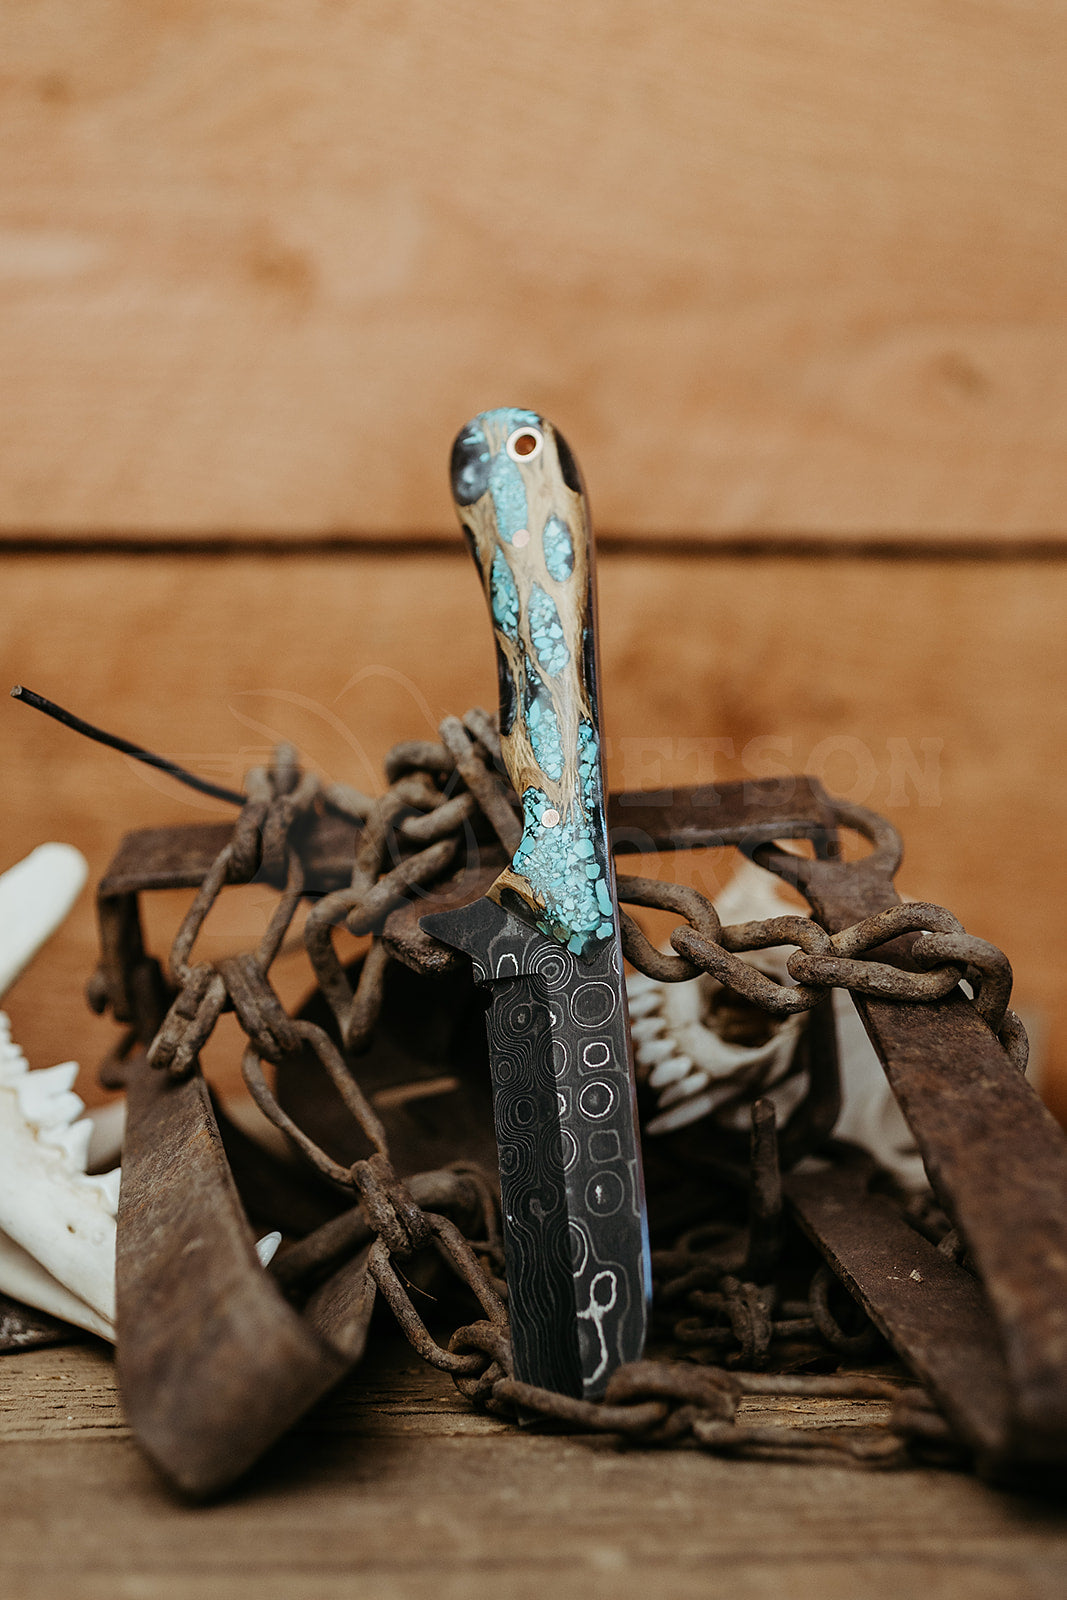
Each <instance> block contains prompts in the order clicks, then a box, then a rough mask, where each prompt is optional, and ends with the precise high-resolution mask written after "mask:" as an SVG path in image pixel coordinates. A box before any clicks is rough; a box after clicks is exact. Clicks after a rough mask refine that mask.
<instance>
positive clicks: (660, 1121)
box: [645, 1094, 715, 1135]
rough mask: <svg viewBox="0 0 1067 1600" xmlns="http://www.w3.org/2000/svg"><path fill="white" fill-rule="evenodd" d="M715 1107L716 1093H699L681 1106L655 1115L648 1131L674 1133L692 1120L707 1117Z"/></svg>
mask: <svg viewBox="0 0 1067 1600" xmlns="http://www.w3.org/2000/svg"><path fill="white" fill-rule="evenodd" d="M714 1109H715V1095H714V1094H698V1095H697V1097H696V1099H695V1100H685V1101H683V1102H682V1104H681V1105H679V1106H673V1107H672V1108H671V1110H670V1111H663V1112H661V1113H660V1115H659V1116H658V1117H653V1118H652V1121H651V1122H650V1123H649V1124H648V1127H647V1128H646V1130H645V1131H646V1133H650V1134H653V1135H654V1134H657V1133H674V1132H675V1130H676V1129H678V1128H685V1127H687V1126H688V1125H689V1123H691V1122H699V1121H700V1119H701V1117H706V1116H707V1114H708V1112H709V1111H714Z"/></svg>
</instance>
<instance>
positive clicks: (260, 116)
mask: <svg viewBox="0 0 1067 1600" xmlns="http://www.w3.org/2000/svg"><path fill="white" fill-rule="evenodd" d="M1065 47H1067V10H1065V9H1064V7H1063V6H1062V5H1058V4H1055V3H1054V0H898V3H897V4H895V5H892V6H875V7H872V6H870V5H865V4H861V3H859V0H798V3H795V4H792V5H788V6H783V5H782V4H781V3H780V0H748V3H747V4H745V5H743V6H738V5H736V4H733V3H729V0H667V3H665V4H661V5H657V6H655V7H649V6H648V5H647V4H644V3H641V0H612V3H611V4H605V3H603V0H539V3H537V4H530V3H529V0H521V3H519V0H496V3H495V4H488V3H486V0H450V3H449V4H448V5H441V4H440V3H439V0H361V3H360V4H359V5H338V4H335V3H332V0H304V3H302V4H301V5H299V6H293V5H291V4H287V3H284V0H257V3H255V4H250V3H247V0H244V3H241V0H230V3H228V4H225V5H217V4H216V5H212V4H205V3H204V0H181V3H170V0H168V3H163V0H159V3H156V4H153V5H151V6H145V5H144V4H143V0H6V4H5V5H4V7H3V10H2V15H0V149H2V150H3V151H4V157H5V159H4V160H3V163H2V173H0V370H2V372H3V377H4V387H5V394H6V399H5V404H4V407H3V409H2V414H0V528H3V529H4V530H6V531H7V532H8V533H15V534H19V533H21V534H25V533H27V532H32V533H34V534H36V535H39V536H42V537H48V538H57V539H58V538H61V537H63V536H65V535H66V536H69V535H75V534H81V535H84V534H87V533H88V534H97V533H100V532H103V533H108V532H112V531H114V530H123V531H125V532H127V533H132V534H135V535H137V536H145V535H150V536H156V535H163V534H186V533H189V532H196V533H200V534H212V533H218V532H225V533H236V534H239V535H254V536H261V537H276V536H278V535H286V536H288V535H293V534H313V535H318V534H322V533H324V532H337V531H342V532H356V533H367V532H368V531H369V532H373V533H377V534H388V535H390V536H391V537H394V538H398V539H399V538H402V537H405V536H409V535H410V534H412V533H413V532H415V533H422V534H425V533H427V532H434V531H437V532H441V531H443V530H445V529H447V528H448V526H449V517H448V515H447V511H446V507H445V503H444V499H443V487H442V483H443V479H442V471H441V462H442V460H443V458H444V454H445V451H446V450H447V447H448V444H449V441H450V440H451V437H452V435H453V433H454V431H455V430H456V428H457V427H458V426H459V425H460V424H461V423H462V422H463V421H464V420H465V419H466V418H467V417H468V416H469V415H470V414H472V413H473V412H475V411H478V410H481V409H484V408H485V407H486V406H487V405H497V404H504V403H521V404H526V405H533V406H537V407H540V408H542V409H544V410H546V411H547V412H548V413H549V414H550V415H552V416H553V417H554V418H555V419H556V420H558V422H559V423H560V425H561V426H562V427H563V429H564V431H565V432H567V433H568V434H570V435H572V436H573V442H574V443H575V444H576V445H578V446H580V449H581V453H582V456H583V459H584V461H585V465H586V468H587V473H588V476H589V479H590V481H591V482H592V483H593V485H594V486H595V501H596V510H597V513H598V517H599V521H600V525H601V526H602V527H603V528H605V529H608V530H611V531H614V532H617V533H620V534H626V533H634V534H648V533H664V534H678V533H684V534H693V533H698V534H703V535H707V536H709V537H712V536H730V535H735V534H736V533H738V532H739V531H741V532H744V531H752V530H755V531H758V532H762V533H768V534H787V533H793V532H796V531H801V532H804V533H810V534H811V535H813V536H819V537H829V536H835V535H836V536H847V537H850V538H851V537H854V536H864V535H866V536H874V535H881V534H886V533H888V534H894V535H896V534H900V533H906V534H908V533H915V534H922V535H931V534H936V535H938V536H939V537H941V538H945V539H955V538H968V537H971V536H974V535H976V534H977V535H987V536H998V537H1004V536H1010V537H1013V538H1020V539H1025V538H1027V537H1032V536H1037V535H1056V534H1059V533H1060V532H1061V531H1062V530H1063V528H1064V504H1065V489H1067V326H1065V318H1064V307H1065V303H1067V300H1065V290H1067V279H1065V272H1064V259H1065V258H1064V250H1063V216H1064V214H1065V211H1067V137H1065V134H1067V96H1065V95H1064V60H1065V54H1064V52H1065Z"/></svg>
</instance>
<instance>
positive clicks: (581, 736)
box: [512, 704, 614, 956]
mask: <svg viewBox="0 0 1067 1600" xmlns="http://www.w3.org/2000/svg"><path fill="white" fill-rule="evenodd" d="M544 712H545V706H544V704H542V705H541V709H540V710H539V712H538V717H539V718H541V717H543V716H544ZM553 715H554V713H553ZM557 733H558V730H557ZM531 743H533V737H532V733H531ZM560 755H561V757H562V750H561V751H560ZM538 759H540V757H539V758H538ZM543 770H546V771H547V769H544V768H543ZM578 782H579V791H580V794H581V800H582V804H581V805H580V806H573V807H572V808H571V809H570V810H569V811H568V812H567V813H566V814H565V815H564V816H561V817H560V819H559V821H558V822H557V823H556V824H555V826H554V827H548V828H546V827H545V825H544V823H543V821H542V818H543V816H544V814H545V812H546V811H548V810H549V809H550V802H549V800H548V797H547V795H546V794H545V792H544V790H542V789H538V788H529V789H527V790H526V791H525V792H524V794H523V797H522V807H523V836H522V842H521V844H520V845H519V848H518V850H517V851H516V852H515V856H514V860H513V863H512V865H513V866H514V868H515V871H516V872H518V873H521V875H522V876H523V877H525V878H526V879H528V881H529V883H530V885H531V887H532V888H533V890H534V892H535V893H536V894H537V896H538V898H539V899H540V900H541V901H542V903H543V907H544V910H543V914H542V915H541V916H540V917H539V918H538V919H537V927H538V928H539V929H540V931H541V932H542V933H544V934H547V935H548V936H549V937H550V938H553V939H556V940H558V941H559V943H560V944H563V945H566V947H567V949H568V950H571V951H573V953H574V954H575V955H578V956H584V955H587V954H589V953H590V952H591V951H592V950H594V949H596V947H597V946H598V945H600V944H602V943H603V941H604V940H605V939H610V938H611V937H612V936H613V933H614V917H613V910H612V903H611V894H610V892H609V889H608V872H607V860H606V857H605V854H604V833H603V826H604V824H603V812H602V797H601V788H600V765H599V742H598V740H597V735H596V730H595V729H594V728H593V726H592V724H591V723H589V722H586V721H583V722H581V723H580V724H579V727H578ZM551 809H553V810H554V809H555V807H551Z"/></svg>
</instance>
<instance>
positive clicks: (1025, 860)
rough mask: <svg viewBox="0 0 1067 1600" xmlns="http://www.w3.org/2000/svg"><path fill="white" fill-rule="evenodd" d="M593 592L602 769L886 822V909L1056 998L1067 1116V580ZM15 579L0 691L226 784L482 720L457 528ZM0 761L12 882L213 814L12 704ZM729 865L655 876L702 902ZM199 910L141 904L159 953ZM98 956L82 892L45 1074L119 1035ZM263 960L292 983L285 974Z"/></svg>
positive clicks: (643, 586)
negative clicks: (897, 841) (780, 787)
mask: <svg viewBox="0 0 1067 1600" xmlns="http://www.w3.org/2000/svg"><path fill="white" fill-rule="evenodd" d="M599 577H600V596H601V605H600V632H601V643H602V651H603V700H604V727H605V729H606V732H607V751H608V769H609V777H610V781H611V782H612V783H613V784H614V785H615V786H617V787H627V788H639V787H656V786H659V785H662V784H669V783H670V782H672V781H677V782H682V783H694V782H707V781H708V779H709V778H711V777H712V776H716V777H723V778H730V777H740V778H744V777H747V776H753V777H754V776H764V775H766V774H768V773H775V772H787V771H804V770H808V771H814V772H815V773H816V774H817V775H819V776H821V777H822V778H823V779H824V780H825V781H826V783H827V785H828V786H829V787H830V788H832V789H835V790H837V791H839V792H843V793H845V794H846V795H848V796H850V797H851V798H853V799H856V800H861V801H863V802H864V803H866V804H869V805H872V806H874V807H875V808H876V809H879V810H882V811H884V812H885V813H886V814H888V815H889V816H890V817H891V818H892V819H893V821H894V822H895V823H896V824H897V826H898V827H899V828H900V829H901V831H902V833H903V834H904V838H905V842H906V853H905V867H904V871H903V873H902V876H901V880H900V881H901V887H902V889H903V891H904V892H905V893H908V894H911V895H913V896H915V897H916V898H918V899H924V900H926V899H929V900H934V901H937V902H940V903H942V904H945V905H947V906H948V907H949V908H950V909H951V910H953V911H954V912H955V913H956V914H957V915H958V916H959V917H960V918H961V920H962V921H963V922H964V924H965V925H966V927H967V928H968V929H969V930H971V931H973V932H974V933H977V934H979V935H981V936H982V937H984V938H988V939H991V940H993V941H994V942H995V943H998V944H1000V945H1001V946H1002V947H1003V948H1004V949H1006V950H1007V951H1008V953H1009V954H1010V956H1011V958H1012V960H1013V962H1014V963H1015V968H1016V974H1017V991H1016V992H1017V998H1018V1001H1019V1003H1020V1004H1022V1005H1024V1006H1025V1005H1030V1006H1034V1005H1037V1006H1040V1007H1043V1008H1044V1009H1045V1012H1046V1015H1047V1018H1048V1020H1049V1022H1050V1023H1051V1034H1050V1038H1049V1040H1048V1094H1049V1098H1050V1100H1051V1102H1052V1103H1053V1105H1054V1106H1055V1107H1056V1108H1057V1109H1058V1110H1059V1112H1060V1113H1061V1115H1062V1114H1063V1113H1064V1112H1067V1055H1065V1043H1067V1008H1065V1002H1064V998H1063V983H1062V955H1063V931H1062V916H1061V907H1060V898H1059V892H1058V891H1059V884H1058V878H1057V873H1058V870H1059V868H1058V863H1059V862H1060V861H1061V852H1062V839H1063V835H1064V832H1065V821H1067V817H1065V807H1067V798H1065V795H1067V755H1065V752H1067V700H1065V697H1064V695H1063V692H1062V685H1063V682H1064V664H1065V663H1064V657H1065V654H1067V639H1065V635H1064V629H1063V617H1064V615H1067V564H1060V563H1056V562H995V563H993V562H990V563H986V562H979V563H964V562H953V561H947V562H936V561H911V562H893V561H884V562H878V561H839V560H789V561H787V560H766V561H760V560H738V559H732V558H731V559H726V558H715V557H710V556H709V557H705V558H702V559H694V560H690V561H682V560H674V559H664V558H653V557H645V558H642V559H640V560H636V559H632V558H626V559H624V558H621V557H618V556H612V555H608V556H606V557H604V558H602V560H601V562H600V574H599ZM3 579H4V606H5V619H4V627H5V633H4V637H3V641H2V649H0V672H2V673H3V678H2V680H0V681H2V682H3V683H5V684H6V683H10V682H14V681H15V680H16V679H23V680H24V681H25V682H26V683H28V684H30V685H31V686H32V687H34V688H37V689H40V690H41V691H42V692H44V693H50V694H52V695H54V696H55V698H57V699H59V700H60V701H64V702H67V703H69V704H70V706H71V707H72V709H74V710H77V711H80V712H81V713H82V714H84V715H87V716H89V717H90V718H95V719H96V720H97V721H99V722H101V723H103V724H104V725H105V726H108V727H110V728H113V729H114V730H116V731H119V732H122V733H125V734H126V735H127V736H130V737H135V738H139V739H142V740H144V741H145V742H146V743H148V744H150V745H154V746H161V747H164V748H165V749H166V751H167V752H168V753H169V754H171V755H173V756H175V757H177V758H178V759H179V760H182V761H184V762H186V763H187V764H188V765H189V766H191V767H193V768H194V769H195V770H197V771H200V772H203V773H205V774H207V775H210V776H213V777H215V778H216V779H218V780H220V781H222V782H223V783H227V784H232V785H238V786H239V784H240V780H241V775H242V773H243V771H244V770H245V769H246V767H248V766H249V765H251V764H252V763H253V762H254V761H256V760H259V759H262V757H263V756H264V755H265V753H266V752H267V750H268V749H269V746H270V744H271V742H272V740H273V739H275V738H277V737H281V736H285V737H287V738H290V739H292V740H293V741H294V742H295V743H296V744H297V746H298V747H299V748H300V751H301V754H302V758H303V759H304V761H305V762H306V763H307V764H308V765H309V766H311V767H313V768H314V769H315V770H317V771H319V772H321V773H323V774H324V775H325V776H326V777H327V778H330V779H344V780H345V781H347V782H350V783H354V784H356V785H358V786H364V787H367V788H371V789H375V788H377V787H379V786H380V784H381V782H382V779H381V759H382V756H383V755H384V753H385V751H386V750H387V749H388V748H389V746H390V745H391V744H392V743H394V742H395V741H396V740H397V739H399V738H410V737H421V736H425V735H429V734H431V733H432V731H433V729H434V728H435V726H436V723H437V721H438V720H439V719H440V717H441V716H443V715H444V714H445V713H447V712H456V711H460V712H461V711H463V710H464V709H465V708H466V707H467V706H469V705H472V704H474V703H478V702H480V703H482V704H485V705H488V706H493V705H495V700H496V682H495V673H494V668H493V659H492V643H491V638H490V633H489V627H488V623H487V621H486V618H485V615H484V604H483V600H482V596H481V594H480V593H479V589H478V584H477V582H476V581H475V579H474V576H473V574H472V572H471V569H470V563H469V561H468V559H467V557H466V555H465V554H464V553H463V550H462V547H461V544H460V541H459V540H458V539H457V540H456V542H455V546H454V548H453V552H452V553H451V554H450V555H443V554H442V555H440V556H430V555H418V556H416V555H410V556H406V557H402V558H397V557H395V556H393V557H377V556H376V557H371V556H363V557H357V556H338V555H334V556H325V555H316V556H314V557H311V556H307V557H303V556H290V557H284V558H283V557H276V558H270V557H266V556H261V555H260V556H253V555H247V556H235V557H222V556H218V557H212V556H206V555H200V556H197V557H195V558H193V557H190V558H184V559H183V558H179V557H174V556H167V557H163V556H145V557H142V558H138V559H133V560H131V559H126V560H123V559H119V558H118V557H108V556H97V557H89V556H78V557H73V556H65V557H62V558H59V559H57V558H54V557H53V558H48V557H44V556H40V557H30V556H20V557H17V558H16V557H12V556H9V557H8V558H7V559H6V560H5V562H4V568H3ZM716 741H721V742H720V743H717V742H716ZM731 742H732V743H731ZM0 749H2V752H3V795H2V800H0V817H2V827H3V852H4V856H3V859H4V863H5V864H6V863H10V862H12V861H14V860H16V859H17V858H18V857H19V856H20V855H21V854H23V853H25V852H26V851H28V850H29V849H31V848H32V847H33V846H34V845H35V844H38V843H40V842H41V841H42V840H44V839H46V838H60V839H66V840H70V841H71V842H72V843H75V844H77V845H78V846H79V847H80V848H81V849H82V850H83V851H84V852H85V854H86V855H87V856H88V858H89V861H90V867H91V870H92V874H93V876H94V877H96V876H99V874H100V873H101V872H102V871H103V869H104V868H105V866H106V865H107V862H108V860H109V859H110V857H111V855H112V854H113V853H114V850H115V847H116V845H117V842H118V839H119V837H120V836H121V834H122V833H123V831H125V830H126V829H128V828H131V827H135V826H146V825H152V824H166V823H171V822H188V821H196V820H202V819H207V818H210V817H220V816H222V815H225V808H224V807H220V806H219V805H217V804H216V803H215V802H212V801H208V800H205V799H203V798H201V797H198V796H196V795H193V794H191V793H189V792H188V791H185V790H182V789H179V788H178V787H177V786H176V785H175V784H174V783H172V782H171V781H170V780H169V779H166V778H164V777H162V776H160V775H159V774H156V773H151V772H148V771H146V770H145V769H144V768H139V767H135V766H134V765H133V764H132V763H130V762H128V761H126V760H125V759H124V758H123V757H121V756H118V755H115V754H113V753H111V752H108V751H104V750H101V749H99V748H98V747H96V746H92V745H89V744H87V743H85V742H84V741H82V740H81V739H79V738H77V737H76V736H75V735H74V734H71V733H68V732H66V731H64V730H63V729H61V728H58V727H56V726H55V725H54V724H53V723H50V722H48V721H46V720H45V719H44V718H41V717H39V716H38V715H37V714H36V713H34V712H32V711H29V710H27V709H26V708H25V707H23V706H20V705H18V704H16V703H15V702H14V701H10V700H7V699H6V698H2V699H0ZM731 749H732V752H733V753H732V755H731V754H729V753H728V752H729V751H730V750H731ZM908 762H912V763H914V764H915V769H916V771H917V772H918V778H916V777H914V776H908V774H907V771H906V767H907V764H908ZM730 861H731V857H730V855H729V853H719V854H715V855H694V856H683V857H678V858H677V859H676V860H675V861H674V863H673V864H671V865H670V866H669V867H668V865H667V864H665V865H664V870H665V871H668V870H669V871H671V872H672V873H677V874H681V875H683V876H685V875H687V874H692V875H693V876H692V879H691V880H690V881H695V882H696V883H697V886H698V887H703V888H704V889H705V890H711V891H714V889H715V887H716V886H717V884H720V883H721V882H722V881H723V878H724V877H725V875H726V874H727V873H728V871H729V870H731V867H730ZM187 900H188V897H187V896H184V895H177V896H173V895H172V896H159V897H155V900H154V903H153V906H152V908H151V911H150V916H149V932H150V937H151V938H152V941H153V943H154V945H155V948H156V949H157V950H161V949H162V946H163V943H164V936H165V934H166V931H167V929H168V927H170V928H173V927H174V926H175V919H176V917H177V916H178V914H179V912H180V909H181V908H183V907H184V905H185V904H186V903H187ZM272 904H273V899H272V896H271V895H270V893H269V891H261V890H249V891H228V893H227V895H226V896H224V897H223V902H222V904H221V905H220V907H219V909H218V911H217V912H216V913H213V916H212V920H211V921H210V922H209V924H208V927H207V929H206V930H205V940H206V942H205V945H204V950H205V953H206V954H207V955H209V956H212V955H221V954H224V953H229V952H231V951H233V950H234V949H238V948H247V947H248V946H249V945H251V944H252V943H254V942H255V940H256V939H257V938H258V937H259V935H260V933H261V932H262V930H263V927H264V925H265V920H266V917H267V914H268V912H269V909H270V907H271V905H272ZM95 950H96V941H95V930H94V925H93V914H92V906H91V895H90V893H89V892H88V891H86V893H85V894H84V895H83V897H82V900H81V902H80V904H79V906H78V908H77V909H76V911H75V914H74V916H73V917H72V919H71V921H70V922H69V923H68V924H67V926H66V927H65V928H64V929H63V930H62V931H61V932H60V934H59V935H58V937H57V938H56V940H55V941H54V943H53V944H52V945H51V946H50V948H49V951H48V953H47V954H45V955H43V956H42V957H41V959H40V961H39V962H38V964H37V965H36V967H35V968H34V969H32V970H31V972H30V973H28V974H27V976H26V977H25V978H24V979H23V981H22V982H21V983H20V984H19V985H18V986H17V987H16V988H15V989H14V990H13V991H12V992H11V994H10V996H9V998H8V1001H7V1009H8V1010H9V1012H10V1014H11V1016H12V1019H13V1023H14V1029H15V1036H16V1037H17V1038H18V1039H20V1040H21V1042H22V1044H23V1046H24V1048H26V1049H27V1051H28V1052H29V1054H30V1057H31V1060H32V1061H33V1062H34V1063H35V1064H37V1065H45V1064H47V1063H49V1062H51V1061H55V1060H63V1059H66V1058H67V1057H69V1056H71V1055H76V1056H79V1057H80V1058H81V1059H82V1061H83V1062H86V1063H89V1064H91V1063H93V1062H94V1061H95V1060H97V1059H98V1058H99V1056H100V1055H101V1054H102V1053H103V1051H104V1049H105V1047H106V1045H107V1043H108V1042H109V1041H110V1039H111V1038H112V1034H113V1030H112V1028H111V1025H110V1024H109V1023H107V1022H101V1021H100V1020H99V1019H96V1018H94V1017H92V1016H90V1014H89V1013H88V1011H87V1010H86V1008H85V1006H84V1003H83V1001H82V998H81V991H82V986H83V984H84V980H85V977H86V975H87V973H88V972H89V970H90V969H91V966H92V963H93V961H94V958H95ZM276 970H282V972H283V979H284V982H285V983H286V984H288V985H289V989H288V991H287V992H289V993H290V994H292V995H295V994H296V993H298V992H299V991H300V988H301V986H302V984H303V983H304V981H305V977H304V975H305V973H306V968H305V967H304V966H303V965H302V964H301V963H300V961H299V960H297V961H296V962H295V963H294V964H292V965H291V966H290V967H289V968H285V964H284V963H283V964H282V968H281V969H276ZM286 972H287V973H288V975H287V976H286V975H285V974H286ZM229 1020H232V1019H229ZM224 1021H225V1022H226V1025H227V1026H228V1025H229V1021H228V1020H227V1019H224ZM223 1034H224V1043H223V1045H222V1046H221V1047H220V1051H219V1053H218V1055H217V1056H216V1057H215V1058H214V1059H215V1061H216V1064H220V1063H221V1064H223V1065H224V1066H225V1069H226V1071H228V1072H230V1073H232V1074H233V1075H234V1078H235V1077H236V1060H237V1052H236V1036H235V1035H233V1036H230V1035H226V1033H225V1029H224V1030H223Z"/></svg>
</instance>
